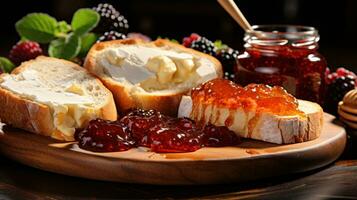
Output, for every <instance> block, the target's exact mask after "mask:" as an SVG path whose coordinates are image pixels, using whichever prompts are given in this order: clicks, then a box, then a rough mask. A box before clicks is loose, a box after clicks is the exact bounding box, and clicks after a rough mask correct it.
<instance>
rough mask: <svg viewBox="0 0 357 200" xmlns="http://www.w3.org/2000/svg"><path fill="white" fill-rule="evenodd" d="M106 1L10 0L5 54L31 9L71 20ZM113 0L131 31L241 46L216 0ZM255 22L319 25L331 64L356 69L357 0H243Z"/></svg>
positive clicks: (4, 19)
mask: <svg viewBox="0 0 357 200" xmlns="http://www.w3.org/2000/svg"><path fill="white" fill-rule="evenodd" d="M100 2H103V1H89V0H87V1H86V0H47V1H19V0H11V1H7V2H6V5H5V4H3V5H2V10H1V12H0V17H1V29H0V38H1V40H0V45H1V50H0V54H1V55H2V56H7V54H8V51H9V50H10V48H11V46H12V45H13V44H15V43H16V42H17V41H18V39H19V37H18V36H17V33H16V31H15V28H14V24H15V22H16V21H17V20H19V19H20V18H21V17H23V16H24V15H26V14H27V13H30V12H46V13H48V14H50V15H52V16H54V17H55V18H56V19H57V20H63V19H64V20H67V21H68V22H70V20H71V17H72V15H73V13H74V12H75V11H76V10H77V9H78V8H82V7H93V6H95V5H96V4H97V3H100ZM106 2H109V3H112V4H113V5H114V6H115V7H116V8H117V9H118V10H119V11H120V12H121V13H122V14H124V16H126V18H127V19H128V20H129V25H130V31H133V32H142V33H145V34H147V35H149V36H151V37H152V38H154V39H155V38H156V37H157V36H161V37H169V38H174V39H177V40H179V41H181V40H182V38H183V37H184V36H187V35H189V34H190V33H191V32H196V33H199V34H200V35H203V36H206V37H207V38H209V39H211V40H216V39H221V40H222V41H223V42H224V43H226V44H228V45H229V46H231V47H233V48H236V49H238V50H240V49H242V47H243V42H242V39H243V31H242V29H241V28H240V27H239V26H238V24H236V23H235V22H234V21H233V19H231V18H230V16H229V15H228V14H226V13H225V11H224V10H223V9H222V8H221V7H220V5H219V4H218V3H217V2H216V1H215V0H150V1H149V0H146V1H145V0H130V1H129V0H117V1H106ZM237 3H239V5H238V6H239V7H240V8H241V10H242V12H243V13H244V14H245V15H246V17H247V19H248V21H249V22H250V23H251V24H299V25H309V26H314V27H316V28H317V29H318V30H319V32H320V35H321V41H320V50H319V51H320V52H321V53H322V54H323V55H324V56H325V57H326V58H327V61H328V64H329V66H330V67H332V68H335V67H339V66H344V67H346V68H349V69H351V70H353V71H355V72H357V52H356V48H355V47H356V45H357V41H356V38H357V1H355V0H339V1H322V0H313V1H311V0H274V1H271V0H270V1H262V0H239V1H238V2H237Z"/></svg>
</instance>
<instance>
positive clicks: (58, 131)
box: [0, 56, 117, 141]
mask: <svg viewBox="0 0 357 200" xmlns="http://www.w3.org/2000/svg"><path fill="white" fill-rule="evenodd" d="M95 118H103V119H107V120H116V119H117V112H116V107H115V103H114V99H113V96H112V94H111V92H110V91H109V90H108V89H106V88H105V87H104V85H103V84H102V83H101V82H100V81H99V80H98V79H96V78H95V77H94V76H92V75H91V74H89V73H88V72H87V71H86V70H85V69H83V68H82V67H80V66H78V65H77V64H75V63H72V62H69V61H66V60H61V59H56V58H50V57H44V56H40V57H37V58H36V59H34V60H31V61H27V62H24V63H22V64H21V65H20V66H19V67H18V68H16V69H15V70H14V71H13V72H12V73H11V74H1V76H0V119H1V121H2V122H4V123H6V124H10V125H13V126H14V127H18V128H22V129H25V130H27V131H30V132H33V133H37V134H41V135H46V136H51V137H53V138H55V139H59V140H66V141H72V140H74V138H73V135H74V132H75V128H84V127H85V126H86V125H87V123H88V122H89V121H90V120H91V119H95Z"/></svg>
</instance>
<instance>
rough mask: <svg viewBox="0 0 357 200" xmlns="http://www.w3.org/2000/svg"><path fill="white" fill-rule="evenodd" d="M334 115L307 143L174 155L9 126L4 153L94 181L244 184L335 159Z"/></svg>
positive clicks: (1, 143) (340, 134)
mask: <svg viewBox="0 0 357 200" xmlns="http://www.w3.org/2000/svg"><path fill="white" fill-rule="evenodd" d="M333 119H334V117H332V116H331V115H328V114H325V125H324V128H323V131H322V135H321V136H320V138H318V139H316V140H313V141H309V142H304V143H298V144H291V145H274V144H270V143H265V142H259V141H253V140H244V141H243V143H242V144H240V145H239V146H238V147H224V148H202V149H200V150H198V151H196V152H192V153H170V154H158V153H153V152H148V151H147V150H146V149H145V148H137V149H131V150H129V151H125V152H117V153H92V152H87V151H83V150H80V149H79V148H78V147H77V145H76V144H74V143H59V142H58V141H56V140H52V139H50V138H47V137H44V136H39V135H34V134H29V133H27V132H25V131H22V130H19V129H12V128H6V129H5V130H4V131H5V134H4V135H2V136H1V138H0V151H1V153H2V154H4V155H6V156H8V157H10V158H12V159H14V160H17V161H19V162H21V163H24V164H26V165H29V166H32V167H35V168H39V169H43V170H47V171H51V172H56V173H60V174H65V175H70V176H77V177H83V178H89V179H96V180H107V181H119V182H130V183H146V184H160V185H174V184H215V183H231V182H244V181H253V180H257V179H262V178H268V177H272V176H280V175H285V174H289V173H298V172H304V171H308V170H312V169H316V168H319V167H322V166H324V165H327V164H329V163H331V162H333V161H334V160H336V159H337V158H338V157H339V156H340V155H341V153H342V151H343V149H344V147H345V143H346V133H345V130H344V128H342V127H340V126H338V125H336V124H334V123H332V121H333Z"/></svg>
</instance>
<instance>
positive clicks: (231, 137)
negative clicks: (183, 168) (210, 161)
mask: <svg viewBox="0 0 357 200" xmlns="http://www.w3.org/2000/svg"><path fill="white" fill-rule="evenodd" d="M75 138H76V140H78V144H79V147H80V148H83V149H87V150H90V151H96V152H114V151H125V150H128V149H130V148H134V147H138V146H144V147H148V148H150V149H151V151H153V152H162V153H164V152H165V153H167V152H192V151H196V150H198V149H200V148H201V147H205V146H206V147H221V146H234V145H237V144H238V143H239V138H238V136H237V135H235V134H234V132H232V131H230V130H229V129H228V128H226V127H217V126H214V125H210V124H209V125H202V124H199V123H196V122H194V121H193V120H191V119H188V118H173V117H169V116H165V115H162V114H161V113H160V112H156V111H153V110H149V111H145V110H141V109H135V110H132V111H130V112H128V113H127V114H126V115H125V116H124V117H122V118H121V119H120V120H118V121H115V122H110V121H105V120H101V119H96V120H92V121H91V122H90V123H89V125H88V127H87V128H86V129H84V130H81V131H78V132H77V133H76V135H75Z"/></svg>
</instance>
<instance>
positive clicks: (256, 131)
mask: <svg viewBox="0 0 357 200" xmlns="http://www.w3.org/2000/svg"><path fill="white" fill-rule="evenodd" d="M298 102H299V110H301V111H302V112H304V113H305V116H300V115H294V116H278V115H274V114H272V113H259V114H257V113H255V112H247V111H245V110H243V109H236V110H229V109H227V108H225V107H219V106H212V105H208V106H205V105H203V104H200V103H199V104H197V105H193V104H192V99H191V97H189V96H184V98H182V102H181V104H180V108H179V113H178V114H179V116H180V117H190V118H191V119H194V120H196V121H201V122H203V123H211V124H214V125H217V126H227V127H228V128H229V129H230V130H232V131H234V132H235V133H236V134H237V135H239V136H241V137H244V138H251V139H256V140H262V141H266V142H271V143H276V144H291V143H298V142H305V141H309V140H313V139H316V138H318V137H319V136H320V134H321V131H322V126H323V110H322V108H321V107H320V106H319V105H318V104H316V103H313V102H309V101H304V100H298ZM192 109H194V111H192ZM227 122H229V123H227Z"/></svg>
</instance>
